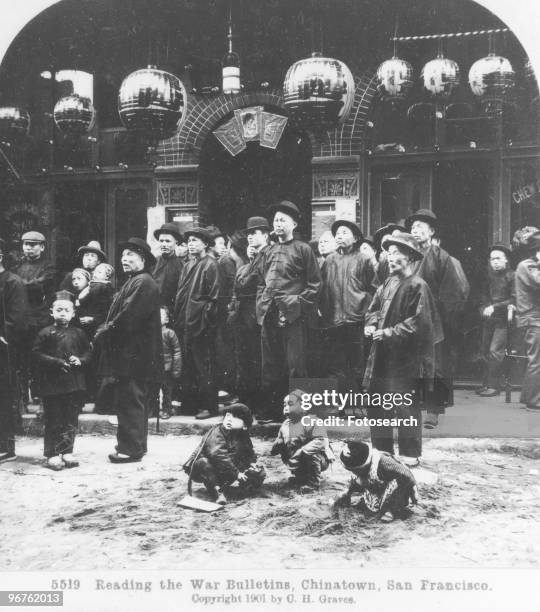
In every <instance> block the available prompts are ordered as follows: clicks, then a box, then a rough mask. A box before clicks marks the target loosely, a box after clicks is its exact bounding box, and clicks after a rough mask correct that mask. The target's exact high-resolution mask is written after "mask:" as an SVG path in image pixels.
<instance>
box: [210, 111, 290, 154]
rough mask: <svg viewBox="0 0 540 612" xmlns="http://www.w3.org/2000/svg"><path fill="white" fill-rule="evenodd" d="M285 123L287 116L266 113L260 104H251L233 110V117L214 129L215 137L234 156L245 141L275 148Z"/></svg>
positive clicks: (244, 146) (240, 149) (244, 144)
mask: <svg viewBox="0 0 540 612" xmlns="http://www.w3.org/2000/svg"><path fill="white" fill-rule="evenodd" d="M286 124H287V117H283V116H282V115H276V114H274V113H266V112H264V111H263V107H262V106H251V107H247V108H241V109H237V110H235V111H234V117H233V118H232V119H230V120H229V121H228V122H227V123H225V124H224V125H222V126H220V127H218V128H216V129H215V130H214V135H215V137H216V138H217V139H218V140H219V142H220V143H221V144H222V145H223V146H224V147H225V149H227V151H228V152H229V153H230V154H231V155H233V156H235V155H238V153H240V152H241V151H243V150H244V149H245V148H246V143H247V142H253V141H259V143H260V145H261V146H262V147H266V148H268V149H275V148H276V147H277V146H278V143H279V141H280V139H281V136H282V134H283V130H284V129H285V126H286Z"/></svg>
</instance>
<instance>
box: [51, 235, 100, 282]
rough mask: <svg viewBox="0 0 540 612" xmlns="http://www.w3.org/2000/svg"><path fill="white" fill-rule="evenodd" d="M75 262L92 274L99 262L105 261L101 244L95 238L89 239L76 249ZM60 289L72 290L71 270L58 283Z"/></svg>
mask: <svg viewBox="0 0 540 612" xmlns="http://www.w3.org/2000/svg"><path fill="white" fill-rule="evenodd" d="M77 263H79V264H80V265H81V266H82V268H83V269H84V270H86V271H87V272H88V273H89V274H90V276H92V274H93V273H94V270H95V269H96V267H97V266H98V265H99V264H100V263H107V256H106V255H105V253H104V252H103V251H102V250H101V245H100V244H99V242H98V241H97V240H90V242H89V243H88V244H85V245H84V246H82V247H79V248H78V249H77ZM60 289H65V290H66V291H73V285H72V283H71V272H68V273H67V274H66V275H65V276H64V280H63V281H62V282H61V283H60Z"/></svg>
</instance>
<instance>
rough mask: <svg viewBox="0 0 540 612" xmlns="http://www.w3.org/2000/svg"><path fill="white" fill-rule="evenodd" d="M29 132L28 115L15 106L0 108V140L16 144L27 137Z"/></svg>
mask: <svg viewBox="0 0 540 612" xmlns="http://www.w3.org/2000/svg"><path fill="white" fill-rule="evenodd" d="M29 130H30V115H29V114H28V113H27V112H26V111H25V110H24V109H23V108H18V107H16V106H3V107H1V108H0V140H1V141H4V142H9V143H13V142H17V141H19V140H22V139H23V138H24V137H25V136H27V135H28V131H29Z"/></svg>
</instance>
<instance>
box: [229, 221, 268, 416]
mask: <svg viewBox="0 0 540 612" xmlns="http://www.w3.org/2000/svg"><path fill="white" fill-rule="evenodd" d="M243 233H244V235H245V236H246V237H247V241H248V252H250V253H251V257H250V260H249V262H248V263H247V264H245V265H244V266H241V267H239V268H238V270H237V272H236V277H235V281H234V289H233V301H232V303H231V307H230V310H231V315H230V320H232V324H233V329H234V333H235V339H236V358H237V393H238V397H239V399H240V401H242V402H244V403H246V404H247V405H248V406H250V407H252V409H253V410H256V411H259V410H260V407H261V406H260V404H261V401H260V398H261V327H260V325H259V324H258V323H257V314H256V299H257V287H258V285H259V282H260V276H261V271H260V269H261V263H262V261H263V257H264V254H265V252H266V251H267V250H268V248H269V245H268V242H269V240H268V234H269V233H270V225H269V223H268V221H267V220H266V219H265V218H264V217H250V218H249V219H248V220H247V223H246V228H245V229H244V230H243Z"/></svg>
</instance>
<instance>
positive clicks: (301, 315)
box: [257, 200, 321, 420]
mask: <svg viewBox="0 0 540 612" xmlns="http://www.w3.org/2000/svg"><path fill="white" fill-rule="evenodd" d="M271 210H272V212H273V215H274V217H273V225H274V232H275V233H276V236H277V239H278V242H277V243H276V244H274V245H273V246H272V247H271V248H270V249H268V251H266V253H265V254H264V257H263V261H262V264H261V281H260V284H259V287H258V292H257V294H258V295H257V321H258V323H259V325H261V326H262V389H263V392H264V394H265V398H266V402H267V403H266V410H265V411H266V412H267V414H266V417H267V418H270V419H272V418H273V419H276V420H279V419H280V417H281V406H282V405H283V398H284V397H285V395H286V394H287V391H288V382H289V381H288V379H289V378H305V377H306V376H307V367H306V344H307V342H306V340H307V338H306V336H307V328H308V327H314V326H315V321H316V306H317V301H318V298H319V293H320V291H321V273H320V270H319V266H318V264H317V260H316V258H315V253H314V252H313V249H312V248H311V247H310V246H309V245H308V244H306V243H305V242H302V241H300V240H298V239H296V238H295V237H294V230H295V229H296V227H297V226H298V221H299V218H300V213H299V210H298V207H297V206H296V205H295V204H293V203H292V202H289V201H287V200H284V201H282V202H279V203H278V204H275V205H274V206H273V207H272V209H271Z"/></svg>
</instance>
